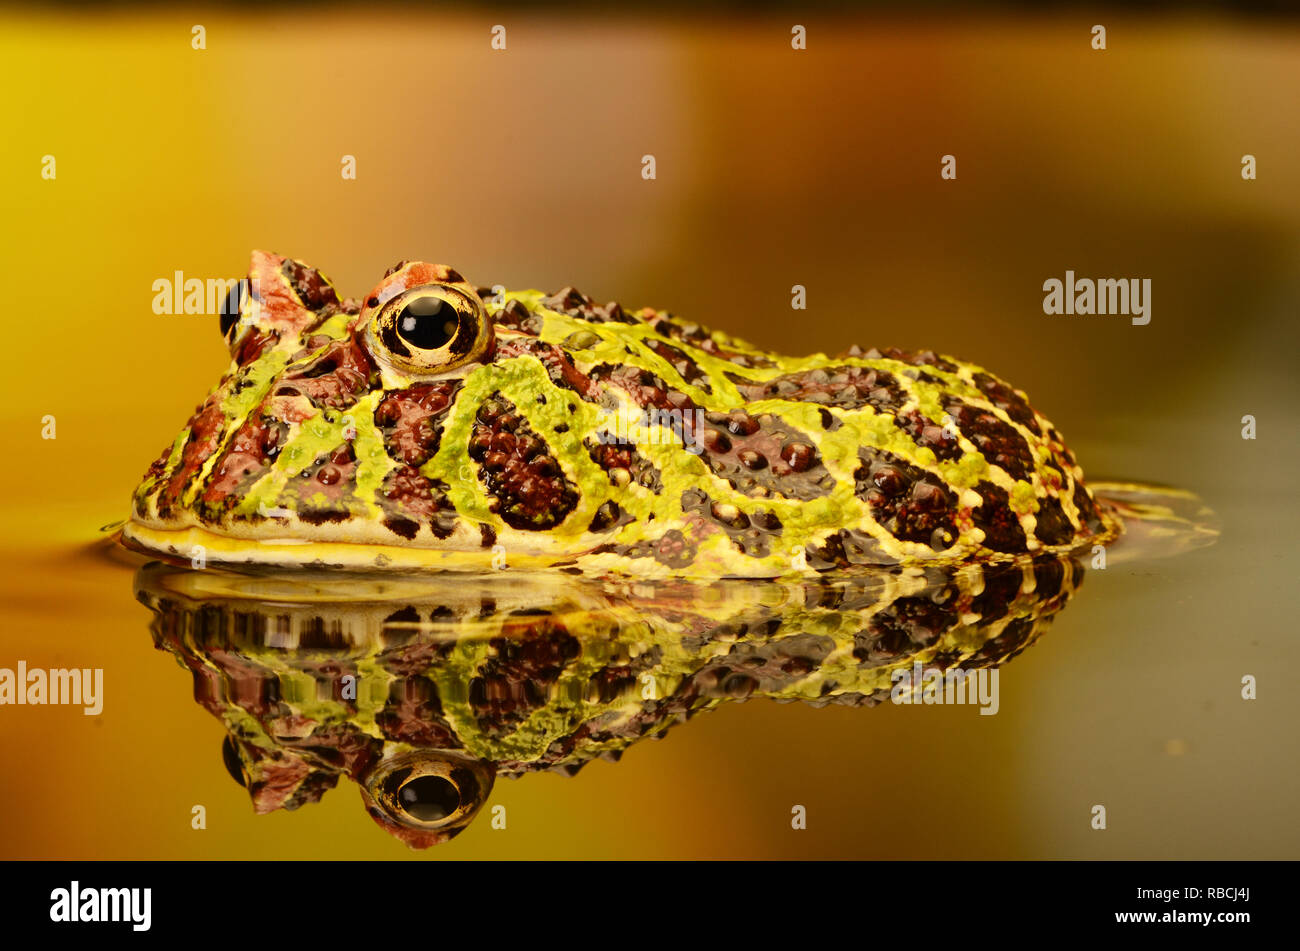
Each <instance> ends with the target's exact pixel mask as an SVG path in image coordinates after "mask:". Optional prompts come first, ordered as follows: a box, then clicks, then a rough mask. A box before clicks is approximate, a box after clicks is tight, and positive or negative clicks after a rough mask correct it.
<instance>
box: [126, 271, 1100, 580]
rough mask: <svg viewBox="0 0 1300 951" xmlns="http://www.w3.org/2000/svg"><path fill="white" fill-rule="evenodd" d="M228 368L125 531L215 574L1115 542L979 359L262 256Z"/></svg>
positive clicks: (803, 566)
mask: <svg viewBox="0 0 1300 951" xmlns="http://www.w3.org/2000/svg"><path fill="white" fill-rule="evenodd" d="M221 330H222V333H223V335H224V337H225V340H226V343H227V345H228V347H229V349H230V353H231V363H230V366H229V368H228V370H227V371H226V374H225V375H224V376H223V377H222V379H221V380H220V381H219V382H218V383H217V385H216V386H215V387H214V388H213V389H212V391H211V392H210V393H209V394H208V396H207V398H206V399H205V400H204V401H203V403H202V404H200V405H199V407H198V408H197V409H196V410H195V412H194V415H193V416H192V417H191V418H190V420H189V422H188V423H187V424H186V426H185V428H184V429H182V430H181V432H180V434H179V435H178V436H177V437H176V438H175V440H173V441H172V443H171V445H170V446H168V447H167V448H166V449H165V450H164V451H163V453H162V454H161V455H160V456H159V457H158V459H157V461H155V462H154V463H153V464H152V465H151V466H150V467H149V470H148V472H147V473H146V474H145V476H144V479H143V481H142V482H141V483H140V485H139V486H138V487H137V489H136V490H135V494H134V498H133V501H132V506H131V517H130V519H129V520H128V522H127V523H126V525H125V526H124V529H123V540H124V542H125V543H127V544H128V545H131V546H132V547H135V548H138V549H143V550H146V551H149V552H156V553H162V554H164V555H171V556H174V557H183V558H189V557H190V556H191V552H193V551H195V550H198V549H201V550H202V551H203V553H204V557H205V558H206V559H208V560H212V561H216V562H221V563H252V564H269V565H280V566H286V565H310V566H313V567H340V568H352V569H363V570H374V569H384V570H389V569H397V570H400V569H429V568H432V569H482V568H487V567H489V566H491V567H496V568H501V567H509V566H519V567H527V568H551V569H557V570H566V571H568V572H570V573H589V574H607V573H614V574H632V575H644V576H681V575H693V576H705V577H711V576H735V577H780V576H787V575H799V574H809V573H818V572H827V571H834V570H838V569H849V568H856V567H869V566H877V565H899V564H904V565H913V564H920V563H928V564H939V565H952V564H959V563H967V562H971V563H987V562H998V561H1007V560H1013V559H1015V558H1017V557H1019V556H1026V555H1029V556H1032V555H1037V554H1041V553H1055V554H1059V553H1065V552H1070V551H1075V550H1078V549H1081V548H1086V547H1090V546H1092V545H1095V544H1097V543H1105V542H1107V541H1108V540H1110V539H1111V538H1112V537H1114V535H1115V534H1117V532H1118V531H1119V528H1120V526H1119V523H1118V521H1117V520H1116V519H1115V517H1114V516H1113V515H1112V514H1111V513H1110V512H1109V511H1108V510H1107V509H1106V508H1105V507H1104V506H1099V505H1098V504H1097V502H1096V500H1094V498H1093V496H1092V494H1091V493H1090V491H1089V490H1088V488H1087V486H1085V484H1084V481H1083V472H1082V470H1081V469H1080V467H1079V466H1078V464H1077V462H1076V460H1075V457H1074V455H1073V454H1072V453H1071V452H1070V450H1069V449H1068V448H1067V447H1066V445H1065V443H1064V441H1063V440H1062V438H1061V436H1060V434H1059V433H1058V432H1057V430H1056V429H1055V428H1054V427H1053V426H1052V424H1051V423H1050V422H1048V421H1047V420H1046V419H1045V418H1043V417H1042V416H1041V415H1039V414H1038V413H1037V412H1036V411H1035V410H1033V409H1032V408H1031V407H1030V405H1029V403H1028V402H1027V399H1026V397H1025V395H1024V394H1023V393H1022V392H1021V391H1019V390H1016V389H1014V388H1012V387H1011V386H1010V385H1008V384H1007V383H1005V382H1003V381H1002V380H1000V379H998V378H997V377H995V376H993V375H992V374H990V373H989V372H987V371H986V370H984V369H982V368H981V367H978V366H974V365H972V364H969V363H964V362H961V361H959V360H956V359H953V358H951V357H945V356H939V355H937V354H935V353H933V352H929V351H923V352H908V351H903V350H898V349H886V350H874V349H873V350H869V351H862V350H859V349H857V348H854V349H852V350H850V351H848V352H847V353H845V354H843V355H841V356H837V357H828V356H826V355H824V354H813V355H811V356H805V357H787V356H782V355H780V354H777V353H773V352H769V351H766V350H761V349H758V348H757V347H754V346H751V345H750V344H748V343H745V342H743V341H741V340H739V339H737V338H735V337H732V336H730V335H728V334H726V333H723V332H721V331H716V330H709V329H706V328H705V327H702V326H700V325H699V324H695V323H690V322H687V321H684V320H682V319H679V318H678V317H675V316H673V315H671V314H669V313H667V312H664V311H656V310H653V309H650V308H643V309H641V310H639V311H627V310H624V309H623V308H622V307H620V306H619V305H618V304H617V303H610V304H606V305H604V306H598V305H596V304H594V303H593V302H592V301H591V300H590V299H588V298H587V297H585V296H584V295H582V294H580V293H579V292H578V291H576V290H574V289H572V288H565V289H564V290H561V291H559V292H557V293H555V294H552V295H546V294H543V293H542V292H540V291H536V290H521V291H509V290H505V289H503V288H501V287H499V286H497V287H493V288H490V289H489V288H484V287H476V286H475V285H472V284H470V283H469V282H467V281H466V280H465V279H464V278H462V277H461V275H460V274H458V273H457V272H456V271H454V270H452V269H451V268H449V267H446V266H442V265H436V264H427V263H424V262H420V261H415V262H403V263H401V264H398V265H396V266H395V267H393V268H391V269H390V270H389V271H388V272H387V273H386V274H385V275H384V276H383V279H382V280H380V282H379V283H378V285H376V287H375V288H374V289H373V290H372V291H371V292H370V293H369V294H368V295H367V296H366V297H365V298H363V299H360V300H353V299H344V298H341V297H340V296H339V295H338V293H337V292H336V291H335V289H334V286H333V285H332V284H331V283H330V282H329V280H328V279H327V278H325V277H324V275H322V274H321V273H320V272H319V271H317V270H316V269H314V268H312V267H309V266H307V265H306V264H303V263H301V262H299V261H296V260H292V259H289V258H284V257H281V256H279V255H275V254H269V253H266V252H261V251H258V252H254V254H253V258H252V265H251V268H250V271H249V274H248V277H247V279H245V280H244V281H241V282H240V283H238V284H237V285H236V286H235V288H234V289H233V290H232V292H231V295H230V297H229V299H228V300H227V303H226V305H225V307H224V308H223V313H222V315H221Z"/></svg>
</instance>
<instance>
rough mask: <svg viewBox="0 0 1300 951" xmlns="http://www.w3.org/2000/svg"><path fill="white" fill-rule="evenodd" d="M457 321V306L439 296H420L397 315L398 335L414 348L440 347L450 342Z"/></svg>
mask: <svg viewBox="0 0 1300 951" xmlns="http://www.w3.org/2000/svg"><path fill="white" fill-rule="evenodd" d="M459 324H460V318H459V315H458V314H457V313H456V308H454V307H452V306H451V305H450V304H448V303H447V302H446V301H445V300H443V299H442V298H441V297H421V298H418V299H417V300H413V301H411V302H410V303H409V304H407V305H406V306H405V307H403V308H402V310H401V312H400V313H399V314H398V315H397V335H398V336H399V337H401V338H402V339H403V340H405V341H406V342H407V343H409V344H410V345H411V346H413V347H416V348H417V349H420V350H440V349H442V348H443V347H445V346H447V344H449V343H451V338H452V337H454V336H456V327H457V326H458V325H459Z"/></svg>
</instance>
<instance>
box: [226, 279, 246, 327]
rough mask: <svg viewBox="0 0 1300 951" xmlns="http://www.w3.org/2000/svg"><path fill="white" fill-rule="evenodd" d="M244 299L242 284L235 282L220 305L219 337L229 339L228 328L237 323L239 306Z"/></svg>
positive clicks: (241, 282)
mask: <svg viewBox="0 0 1300 951" xmlns="http://www.w3.org/2000/svg"><path fill="white" fill-rule="evenodd" d="M243 297H244V282H243V281H236V282H235V286H234V287H232V288H231V289H230V293H229V294H227V295H226V299H225V300H224V301H223V302H222V304H221V336H223V337H229V336H230V328H231V327H233V326H235V324H236V323H238V322H239V305H240V302H241V301H242V300H243Z"/></svg>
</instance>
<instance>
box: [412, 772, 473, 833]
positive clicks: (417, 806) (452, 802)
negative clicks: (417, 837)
mask: <svg viewBox="0 0 1300 951" xmlns="http://www.w3.org/2000/svg"><path fill="white" fill-rule="evenodd" d="M398 797H399V798H400V799H401V801H402V808H403V809H405V810H406V811H407V812H408V813H410V814H411V815H412V816H414V817H415V818H416V819H419V820H420V821H421V822H437V821H438V820H439V819H445V818H447V817H448V816H449V815H451V814H452V813H453V812H455V811H456V810H457V809H459V808H460V793H459V792H458V791H457V789H456V787H455V786H454V785H453V784H452V783H451V782H450V781H449V780H447V779H444V778H443V777H441V776H419V777H417V778H415V779H413V780H411V781H410V782H409V783H407V784H406V785H405V786H403V787H402V788H401V791H400V792H399V793H398Z"/></svg>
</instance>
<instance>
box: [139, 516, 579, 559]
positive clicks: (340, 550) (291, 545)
mask: <svg viewBox="0 0 1300 951" xmlns="http://www.w3.org/2000/svg"><path fill="white" fill-rule="evenodd" d="M121 537H122V543H123V544H124V545H126V546H127V547H128V548H131V549H132V550H134V551H138V552H141V553H143V554H147V555H154V556H159V555H161V556H164V557H168V558H169V559H170V560H172V561H179V562H185V563H190V562H192V561H194V560H195V559H196V558H198V557H199V556H200V555H201V556H202V558H203V559H204V560H205V561H214V562H219V563H225V564H249V565H275V566H281V567H282V566H284V565H294V564H297V565H313V566H322V567H338V568H353V569H373V568H395V569H399V570H401V569H411V570H430V569H432V570H441V571H483V570H486V569H489V568H492V567H494V565H493V559H494V558H495V557H496V556H495V555H494V553H493V552H492V551H491V550H490V549H488V550H475V551H463V550H456V549H445V548H406V547H398V546H395V545H377V544H373V543H369V542H365V543H363V542H339V541H331V542H316V541H311V540H309V539H301V538H292V537H285V538H261V539H249V538H235V537H233V536H229V535H219V534H217V533H216V532H212V531H209V530H208V529H205V528H199V527H197V526H190V527H187V528H178V529H162V528H152V527H150V526H148V525H142V524H140V523H139V522H136V521H134V520H131V521H127V522H126V524H125V525H123V526H122V536H121ZM573 561H574V556H567V557H564V558H560V557H557V556H555V555H534V554H529V553H526V552H512V553H511V555H510V565H511V567H518V568H547V567H554V566H557V565H560V564H563V563H569V564H572V563H573Z"/></svg>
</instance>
